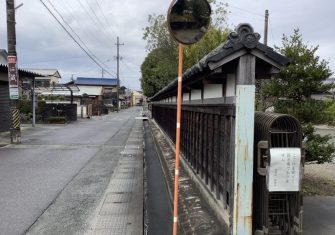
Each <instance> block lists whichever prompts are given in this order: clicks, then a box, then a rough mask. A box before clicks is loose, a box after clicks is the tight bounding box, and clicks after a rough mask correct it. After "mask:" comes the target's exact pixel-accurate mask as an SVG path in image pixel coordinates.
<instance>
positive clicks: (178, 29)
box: [167, 0, 211, 44]
mask: <svg viewBox="0 0 335 235" xmlns="http://www.w3.org/2000/svg"><path fill="white" fill-rule="evenodd" d="M210 15H211V7H210V5H209V3H208V2H207V0H174V1H173V2H172V3H171V5H170V8H169V11H168V17H167V18H168V28H169V31H170V33H171V35H172V37H173V38H174V39H175V40H177V41H178V42H180V43H182V44H193V43H196V42H198V41H199V40H200V39H201V38H202V37H203V36H204V35H205V34H206V32H207V30H208V27H209V23H210Z"/></svg>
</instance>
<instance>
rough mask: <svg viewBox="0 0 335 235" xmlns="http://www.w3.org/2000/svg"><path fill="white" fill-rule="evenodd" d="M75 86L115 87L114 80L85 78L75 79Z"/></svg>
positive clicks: (115, 80) (115, 81)
mask: <svg viewBox="0 0 335 235" xmlns="http://www.w3.org/2000/svg"><path fill="white" fill-rule="evenodd" d="M75 84H76V85H90V86H94V85H95V86H116V85H117V79H116V78H85V77H77V80H76V81H75Z"/></svg>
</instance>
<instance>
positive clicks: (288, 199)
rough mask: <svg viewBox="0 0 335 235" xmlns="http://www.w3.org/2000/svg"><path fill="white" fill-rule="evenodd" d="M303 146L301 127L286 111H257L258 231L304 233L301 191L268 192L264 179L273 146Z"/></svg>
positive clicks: (282, 234)
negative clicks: (280, 112)
mask: <svg viewBox="0 0 335 235" xmlns="http://www.w3.org/2000/svg"><path fill="white" fill-rule="evenodd" d="M301 145H302V131H301V126H300V124H299V122H298V121H297V120H296V119H295V118H293V117H291V116H289V115H284V114H275V113H261V112H256V115H255V156H258V158H260V159H256V157H255V173H254V205H253V208H254V209H253V210H254V211H253V214H254V230H255V231H256V233H255V234H262V235H263V234H264V235H265V234H268V235H293V234H294V235H297V234H302V230H301V226H302V224H301V215H302V200H301V194H300V192H269V191H268V190H267V186H266V178H265V171H266V169H265V167H266V165H267V164H268V163H267V162H268V161H269V159H268V158H269V149H270V148H275V147H281V148H283V147H299V148H301V147H302V146H301ZM256 151H258V152H256ZM259 156H260V157H259Z"/></svg>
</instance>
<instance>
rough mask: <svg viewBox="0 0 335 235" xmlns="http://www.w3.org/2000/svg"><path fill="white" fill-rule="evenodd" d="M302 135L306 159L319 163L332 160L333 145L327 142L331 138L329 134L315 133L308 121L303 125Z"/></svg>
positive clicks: (334, 150) (334, 149) (334, 148)
mask: <svg viewBox="0 0 335 235" xmlns="http://www.w3.org/2000/svg"><path fill="white" fill-rule="evenodd" d="M303 135H304V142H305V154H306V161H317V163H319V164H321V163H324V162H331V161H332V160H333V157H334V152H335V146H334V144H330V143H329V142H328V141H329V140H330V139H331V138H332V137H331V136H330V135H325V136H321V135H319V134H316V133H315V129H314V127H313V126H312V124H310V123H309V124H307V125H305V126H303Z"/></svg>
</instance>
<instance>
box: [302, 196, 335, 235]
mask: <svg viewBox="0 0 335 235" xmlns="http://www.w3.org/2000/svg"><path fill="white" fill-rule="evenodd" d="M304 211H305V213H304V220H303V230H304V233H303V234H304V235H316V234H317V235H332V234H335V217H334V216H335V214H334V211H335V197H306V198H304Z"/></svg>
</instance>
